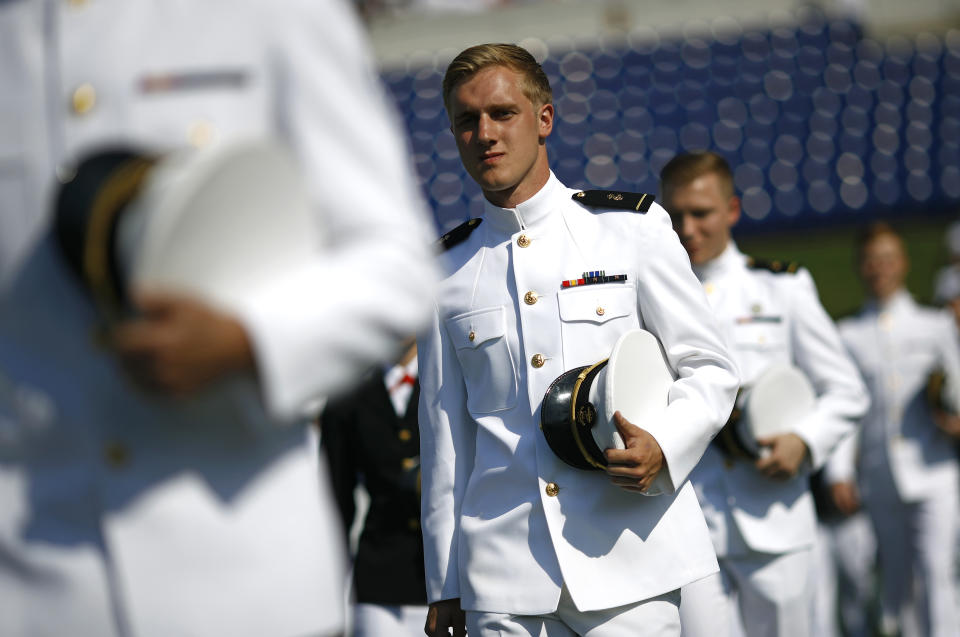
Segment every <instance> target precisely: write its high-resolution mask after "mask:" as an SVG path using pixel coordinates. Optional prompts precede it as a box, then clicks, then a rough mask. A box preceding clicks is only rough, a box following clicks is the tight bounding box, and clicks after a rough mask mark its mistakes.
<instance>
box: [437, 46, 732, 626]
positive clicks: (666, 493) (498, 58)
mask: <svg viewBox="0 0 960 637" xmlns="http://www.w3.org/2000/svg"><path fill="white" fill-rule="evenodd" d="M443 92H444V101H445V103H446V107H447V114H448V115H449V118H450V123H451V129H452V131H453V135H454V138H455V139H456V142H457V147H458V149H459V151H460V158H461V160H462V162H463V164H464V167H465V168H466V170H467V172H468V173H469V174H470V175H471V177H473V179H474V180H475V181H477V183H478V184H479V185H480V187H481V189H482V190H483V193H484V197H485V198H486V201H485V203H484V214H483V217H482V218H481V219H473V220H471V221H468V222H466V223H465V224H463V225H462V226H460V227H459V228H456V229H454V230H452V231H451V232H450V233H448V235H447V236H446V237H445V238H444V241H443V243H444V244H445V246H446V247H447V248H449V250H448V252H447V253H446V255H445V256H446V260H445V261H446V266H447V268H448V269H447V277H446V279H445V280H444V281H443V282H442V283H441V286H440V291H439V293H438V295H437V297H436V310H435V313H434V316H433V324H432V326H431V329H430V330H429V332H428V333H426V334H425V335H424V337H423V338H422V339H421V340H420V342H419V350H420V351H419V356H420V378H421V383H422V387H423V389H422V394H421V398H420V447H421V461H422V466H423V512H422V519H423V531H424V553H425V557H426V571H427V594H428V598H429V600H430V602H431V605H430V613H429V615H428V621H427V627H426V632H427V634H428V635H431V636H432V637H439V636H441V635H447V634H448V630H449V629H450V628H453V634H454V635H457V636H462V635H463V634H464V626H465V625H466V627H467V628H468V629H469V633H470V635H471V637H486V636H497V635H511V636H514V635H516V636H521V635H522V636H527V635H529V636H532V637H539V636H541V635H549V636H550V637H563V636H573V635H588V636H590V637H599V636H601V635H631V636H633V637H643V636H648V637H655V636H656V637H668V636H674V635H679V632H680V626H679V617H678V614H677V604H678V603H679V588H680V586H682V585H683V584H686V583H688V582H690V581H693V580H695V579H698V578H701V577H705V576H707V575H708V574H710V573H711V572H716V568H717V567H716V559H715V557H714V555H713V550H712V547H711V546H710V539H709V537H708V535H707V529H706V525H705V524H704V521H703V515H702V514H701V512H700V509H699V506H698V505H697V502H696V496H695V495H694V494H693V491H692V489H691V488H690V486H689V485H687V484H685V482H686V477H687V474H688V473H689V471H690V470H691V468H692V467H693V466H694V465H695V464H696V463H697V461H698V460H699V459H700V456H701V454H702V453H703V450H704V448H705V447H706V446H707V444H708V443H709V440H710V438H711V437H712V436H713V435H714V434H715V433H716V431H717V430H718V429H719V427H720V426H721V424H722V423H723V421H724V420H726V418H727V415H728V414H729V411H730V408H731V406H732V403H733V397H734V393H735V391H736V388H737V376H736V371H735V368H734V366H733V364H732V363H731V362H730V360H729V358H728V357H727V355H726V352H725V349H724V346H723V341H722V338H721V336H720V334H719V333H718V330H717V327H716V325H715V323H714V321H713V320H711V318H710V316H709V307H708V306H707V303H706V299H705V298H704V296H703V292H702V290H701V289H700V287H699V285H698V284H697V281H696V279H695V278H694V276H693V274H692V273H691V272H690V267H689V265H688V263H687V260H686V256H685V255H684V252H683V249H682V248H681V246H680V243H679V242H678V241H677V238H676V235H675V234H674V233H673V231H672V230H671V228H670V222H669V218H668V217H667V215H666V213H665V212H664V211H663V209H662V208H660V206H658V205H656V204H654V203H652V197H650V196H649V195H640V194H632V193H618V192H606V191H587V192H578V191H576V190H573V189H570V188H567V187H565V186H564V185H563V184H562V183H560V181H559V180H558V179H557V178H556V176H555V175H554V174H553V173H552V172H551V171H550V168H549V162H548V158H547V150H546V145H545V142H546V139H547V137H548V136H549V135H550V133H551V131H552V129H553V121H554V107H553V103H552V92H551V89H550V85H549V82H548V81H547V78H546V75H545V74H544V73H543V70H542V69H541V68H540V65H539V64H538V63H537V62H536V60H535V59H534V58H533V56H531V55H530V53H529V52H527V51H526V50H525V49H522V48H520V47H517V46H514V45H509V44H485V45H479V46H475V47H471V48H469V49H466V50H465V51H462V52H461V53H460V54H459V55H458V56H457V57H456V58H455V59H454V60H453V62H451V64H450V66H449V67H448V68H447V72H446V76H445V77H444V82H443ZM581 273H582V274H581ZM640 327H643V328H644V329H646V330H648V331H649V333H652V334H653V335H654V336H655V337H656V339H657V340H659V342H660V343H661V344H662V348H663V352H664V353H665V354H664V357H665V359H666V365H667V366H669V368H670V372H669V373H668V375H669V376H670V377H671V378H670V380H669V383H668V385H669V391H668V392H667V391H665V392H664V396H663V399H664V401H663V402H664V407H665V409H664V411H663V412H662V413H663V417H662V418H660V419H657V420H650V421H647V422H641V423H631V422H629V421H628V420H626V419H625V418H622V417H618V416H611V418H612V420H613V421H615V422H616V426H617V429H618V430H619V434H620V435H621V436H622V441H623V443H625V448H613V447H612V446H611V447H608V448H606V450H605V453H604V450H603V449H602V448H601V449H598V450H597V455H598V456H600V460H596V459H595V460H594V462H595V463H596V464H592V465H587V468H576V467H575V466H572V465H571V464H567V462H565V461H564V460H561V459H560V456H558V455H557V454H555V453H554V451H553V450H552V449H551V446H550V445H549V444H548V442H547V439H546V437H545V435H544V431H541V429H540V425H542V424H543V420H542V416H543V412H544V411H545V407H544V406H543V404H544V403H545V402H546V401H545V399H544V395H545V394H546V393H547V391H548V389H549V388H550V387H551V385H553V384H554V383H555V380H556V379H558V377H560V376H561V375H563V374H565V373H566V372H569V371H571V370H576V369H577V368H579V367H581V366H585V365H594V364H596V363H599V362H600V361H602V360H604V359H606V358H607V357H610V356H611V351H612V349H613V347H614V345H615V344H616V343H618V342H620V341H622V337H624V335H626V334H627V333H628V332H632V331H634V330H635V329H636V328H640ZM657 356H658V358H660V359H661V360H658V361H657V362H662V359H663V358H664V357H661V356H660V352H659V351H658V352H657ZM641 390H642V387H637V388H636V392H639V391H641ZM636 392H634V393H636ZM590 405H592V403H590ZM602 406H603V405H600V406H599V407H597V408H596V409H597V410H599V409H601V408H602ZM582 407H583V410H582V413H581V415H582V416H583V417H584V420H583V421H582V422H583V423H588V425H592V424H595V423H596V421H599V420H600V418H595V419H594V418H592V417H589V414H590V413H591V412H590V409H591V408H592V406H591V407H588V406H587V405H582ZM566 413H567V414H569V413H570V411H567V412H566ZM603 423H604V426H610V420H609V419H608V418H606V417H604V419H603ZM576 426H580V425H576ZM569 429H570V428H569V427H566V428H564V429H563V430H564V431H569ZM586 431H587V432H589V428H588V429H587V430H586ZM614 433H616V432H614ZM578 440H579V438H578ZM570 445H571V446H572V445H573V442H572V441H571V442H570ZM582 448H583V443H582V441H581V449H582ZM601 460H605V463H604V462H601ZM591 469H592V470H591ZM601 469H605V471H604V470H601ZM464 611H466V616H464Z"/></svg>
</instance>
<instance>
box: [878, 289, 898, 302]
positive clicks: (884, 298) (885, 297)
mask: <svg viewBox="0 0 960 637" xmlns="http://www.w3.org/2000/svg"><path fill="white" fill-rule="evenodd" d="M902 289H903V288H896V289H893V290H890V291H888V292H883V293H882V294H874V295H873V300H874V301H876V302H877V304H878V305H886V304H887V303H889V302H890V300H891V299H893V297H895V296H896V295H897V293H898V292H900V290H902Z"/></svg>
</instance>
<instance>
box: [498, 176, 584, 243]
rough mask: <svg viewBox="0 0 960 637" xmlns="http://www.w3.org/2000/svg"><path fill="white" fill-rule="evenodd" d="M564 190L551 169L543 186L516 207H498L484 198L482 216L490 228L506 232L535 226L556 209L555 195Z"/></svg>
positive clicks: (510, 232) (511, 232)
mask: <svg viewBox="0 0 960 637" xmlns="http://www.w3.org/2000/svg"><path fill="white" fill-rule="evenodd" d="M565 190H566V187H565V186H564V185H563V184H562V183H560V180H559V179H557V177H556V175H554V174H553V171H550V178H549V179H547V183H545V184H544V185H543V188H541V189H540V190H538V191H537V193H536V194H535V195H533V196H532V197H530V198H529V199H527V200H526V201H524V202H523V203H520V204H517V207H516V208H500V207H499V206H495V205H493V204H492V203H490V202H489V201H487V200H484V202H483V216H484V217H485V218H486V219H487V221H488V222H489V223H490V227H491V228H493V229H495V230H497V231H499V232H505V233H507V234H513V233H515V232H519V231H520V230H527V229H530V228H535V227H536V226H537V225H540V224H541V222H543V221H544V220H545V219H546V218H547V217H548V216H549V215H550V213H551V212H552V211H553V210H555V209H556V207H557V201H556V197H557V196H558V195H560V194H562V193H563V192H564V191H565Z"/></svg>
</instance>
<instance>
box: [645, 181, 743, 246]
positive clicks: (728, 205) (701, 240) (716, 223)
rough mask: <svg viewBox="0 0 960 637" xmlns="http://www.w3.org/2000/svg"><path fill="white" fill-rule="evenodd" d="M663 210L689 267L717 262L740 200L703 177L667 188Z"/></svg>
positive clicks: (735, 221) (718, 184)
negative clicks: (668, 214) (683, 251)
mask: <svg viewBox="0 0 960 637" xmlns="http://www.w3.org/2000/svg"><path fill="white" fill-rule="evenodd" d="M664 196H665V200H664V207H665V208H666V209H667V211H668V212H669V213H670V218H671V220H672V221H673V229H674V230H676V232H677V235H679V236H680V241H681V243H683V247H684V248H685V249H686V251H687V254H688V255H690V262H691V263H692V264H693V265H703V264H705V263H708V262H709V261H711V260H713V259H715V258H717V257H718V256H720V254H721V253H722V252H723V251H724V249H726V247H727V244H728V243H730V228H732V227H733V226H734V224H736V223H737V220H738V219H740V200H739V199H738V198H737V197H735V196H730V195H728V194H727V193H725V192H724V189H723V187H722V185H721V182H720V178H719V177H718V176H717V175H716V174H715V173H706V174H703V175H700V176H699V177H697V178H695V179H694V180H693V181H691V182H689V183H686V184H681V185H679V186H674V187H672V188H668V189H667V190H666V192H665V195H664Z"/></svg>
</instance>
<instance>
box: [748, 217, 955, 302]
mask: <svg viewBox="0 0 960 637" xmlns="http://www.w3.org/2000/svg"><path fill="white" fill-rule="evenodd" d="M953 219H954V218H953V217H932V218H921V219H917V220H915V221H909V222H897V223H894V224H893V225H894V227H895V228H896V229H897V230H898V231H900V233H901V234H902V235H903V237H904V239H905V240H906V243H907V250H908V251H909V254H910V263H911V267H910V275H909V277H908V279H907V287H908V288H909V290H910V292H911V293H913V295H914V297H916V298H917V300H918V301H920V302H921V303H930V302H931V298H932V297H933V283H934V277H935V276H936V272H937V270H938V269H939V268H940V267H941V266H942V265H943V264H944V263H945V262H946V250H945V247H944V234H945V230H946V227H947V226H948V225H949V223H950V222H951V221H953ZM859 230H860V227H859V226H842V227H834V228H827V229H817V230H810V231H807V232H796V231H791V232H790V233H783V234H759V233H752V234H750V235H748V236H745V237H737V235H736V228H734V237H735V238H736V239H737V245H738V246H739V247H740V249H741V250H742V251H743V252H745V253H747V254H749V255H752V256H754V257H757V258H759V259H780V260H783V261H798V262H799V263H800V264H801V265H803V266H804V267H806V268H807V269H808V270H810V273H811V274H813V278H814V279H815V280H816V282H817V287H818V289H819V291H820V299H821V301H822V302H823V305H824V307H825V308H826V309H827V311H828V312H829V313H830V315H831V316H833V317H834V318H837V317H840V316H843V315H846V314H850V313H852V312H854V311H856V310H857V309H858V308H859V307H860V305H861V304H862V303H863V289H862V288H861V286H860V281H859V279H858V277H857V273H856V270H855V263H854V259H855V257H854V248H855V240H856V237H857V234H858V232H859Z"/></svg>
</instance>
